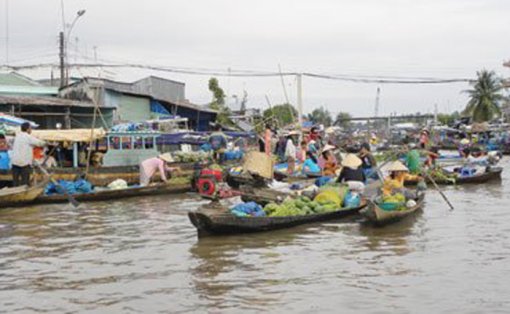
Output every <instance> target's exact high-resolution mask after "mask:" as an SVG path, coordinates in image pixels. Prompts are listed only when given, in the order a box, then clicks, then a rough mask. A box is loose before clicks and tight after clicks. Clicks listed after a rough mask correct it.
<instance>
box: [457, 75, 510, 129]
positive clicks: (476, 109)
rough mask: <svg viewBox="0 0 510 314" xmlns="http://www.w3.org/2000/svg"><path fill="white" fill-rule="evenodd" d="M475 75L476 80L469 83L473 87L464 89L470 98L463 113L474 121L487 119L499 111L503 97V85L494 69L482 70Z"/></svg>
mask: <svg viewBox="0 0 510 314" xmlns="http://www.w3.org/2000/svg"><path fill="white" fill-rule="evenodd" d="M476 75H477V76H478V78H477V80H476V81H475V82H473V83H471V85H472V86H473V89H470V90H467V91H465V92H466V93H468V94H469V97H470V99H469V102H468V104H467V106H466V109H465V110H464V113H466V114H469V115H470V116H472V117H473V120H474V121H476V122H484V121H489V120H491V119H492V118H494V116H495V115H498V114H500V113H501V110H500V108H501V107H500V106H501V104H502V102H503V101H504V99H505V97H504V96H503V95H502V94H501V92H502V90H503V85H502V83H501V79H500V78H498V77H497V76H496V73H494V71H490V72H489V71H487V70H482V71H480V72H477V73H476Z"/></svg>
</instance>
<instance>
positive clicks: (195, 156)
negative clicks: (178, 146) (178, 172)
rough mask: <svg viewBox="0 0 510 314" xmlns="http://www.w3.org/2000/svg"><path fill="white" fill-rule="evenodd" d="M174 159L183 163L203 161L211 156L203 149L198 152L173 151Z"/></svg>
mask: <svg viewBox="0 0 510 314" xmlns="http://www.w3.org/2000/svg"><path fill="white" fill-rule="evenodd" d="M172 155H173V157H174V159H175V161H176V162H182V163H193V162H198V161H202V160H204V159H207V158H209V154H208V153H206V152H203V151H198V152H182V151H178V152H175V153H172Z"/></svg>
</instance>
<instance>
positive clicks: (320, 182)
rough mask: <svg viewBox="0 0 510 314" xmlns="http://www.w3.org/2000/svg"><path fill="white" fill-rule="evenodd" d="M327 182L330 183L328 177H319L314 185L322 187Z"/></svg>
mask: <svg viewBox="0 0 510 314" xmlns="http://www.w3.org/2000/svg"><path fill="white" fill-rule="evenodd" d="M329 181H331V178H330V177H320V178H317V180H315V185H316V186H318V187H321V186H323V185H326V184H328V183H329Z"/></svg>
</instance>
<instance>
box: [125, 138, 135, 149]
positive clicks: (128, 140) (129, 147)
mask: <svg viewBox="0 0 510 314" xmlns="http://www.w3.org/2000/svg"><path fill="white" fill-rule="evenodd" d="M132 139H133V138H132V137H131V136H124V137H122V149H131V148H133V144H132V143H131V141H132Z"/></svg>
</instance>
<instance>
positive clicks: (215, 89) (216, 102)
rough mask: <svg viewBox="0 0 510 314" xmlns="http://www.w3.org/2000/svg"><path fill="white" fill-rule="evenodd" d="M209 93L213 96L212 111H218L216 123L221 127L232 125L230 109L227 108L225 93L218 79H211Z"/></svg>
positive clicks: (210, 105)
mask: <svg viewBox="0 0 510 314" xmlns="http://www.w3.org/2000/svg"><path fill="white" fill-rule="evenodd" d="M209 91H211V93H212V94H213V100H212V102H211V103H210V104H209V107H211V109H214V110H217V111H218V114H217V115H216V123H219V124H221V125H232V124H233V123H232V121H231V120H230V109H229V108H228V107H227V106H225V92H224V91H223V89H222V88H221V87H220V84H219V82H218V79H216V78H215V77H211V78H210V79H209Z"/></svg>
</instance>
